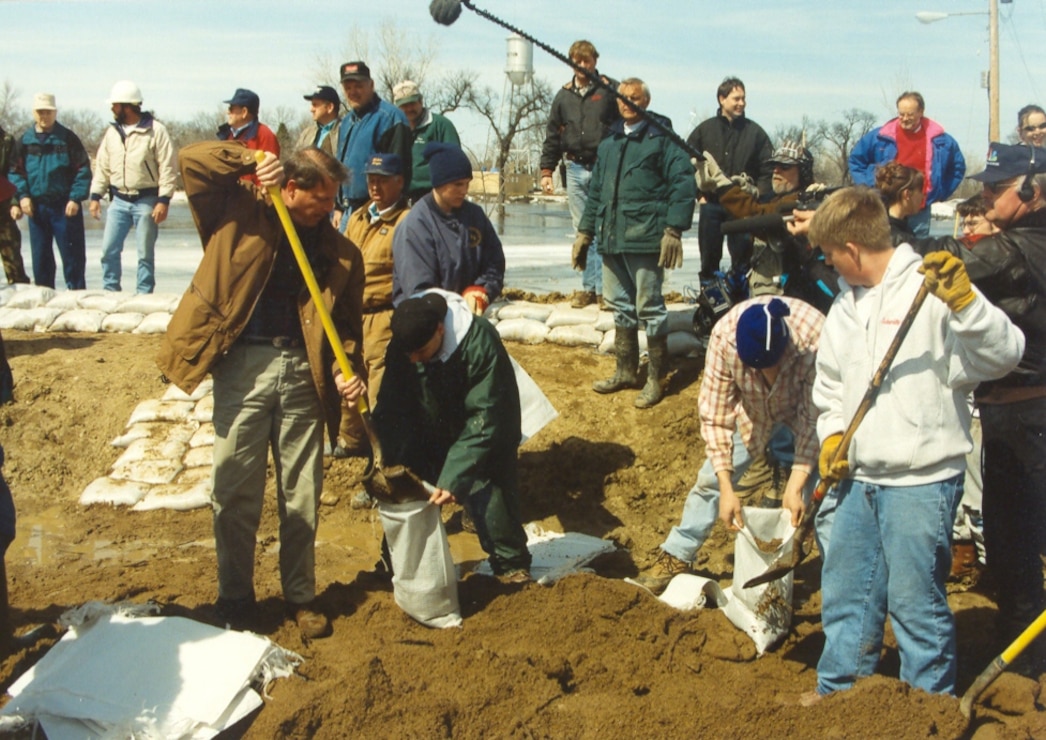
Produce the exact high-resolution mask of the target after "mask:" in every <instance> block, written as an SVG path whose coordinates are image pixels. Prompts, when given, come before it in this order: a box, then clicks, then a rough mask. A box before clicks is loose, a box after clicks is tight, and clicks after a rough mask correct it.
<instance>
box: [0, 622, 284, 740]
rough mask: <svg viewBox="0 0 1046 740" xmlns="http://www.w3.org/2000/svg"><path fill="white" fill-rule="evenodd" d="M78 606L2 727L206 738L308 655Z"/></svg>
mask: <svg viewBox="0 0 1046 740" xmlns="http://www.w3.org/2000/svg"><path fill="white" fill-rule="evenodd" d="M135 609H137V611H139V612H140V611H141V610H142V607H137V608H134V607H132V609H131V610H129V611H131V612H133V611H134V610H135ZM74 611H75V612H79V614H80V615H81V616H82V617H83V620H84V621H82V623H80V624H78V625H74V626H72V627H70V629H69V631H68V632H66V634H65V636H64V637H62V639H61V640H59V641H58V643H57V644H55V646H54V647H52V648H51V649H50V650H49V651H48V653H47V654H46V655H45V656H44V657H43V658H41V659H40V661H39V662H38V663H37V664H36V665H35V666H33V667H32V668H30V669H29V670H28V671H26V673H24V674H23V675H22V676H21V677H20V678H19V679H18V680H17V681H15V683H14V684H13V685H12V686H11V688H9V689H8V693H9V694H10V695H11V700H10V701H9V702H8V703H7V705H6V706H5V707H4V708H3V710H2V711H0V733H3V732H5V731H10V730H13V729H15V728H17V727H20V726H25V725H27V724H31V723H33V722H38V723H39V725H40V726H41V727H42V728H43V730H44V732H45V733H47V737H48V738H49V740H86V739H88V738H102V737H103V736H105V737H122V738H123V737H126V738H132V737H133V738H192V739H193V740H196V739H200V740H203V739H205V738H211V737H214V736H215V735H217V734H218V733H219V732H221V731H222V730H223V729H225V728H227V727H230V726H231V725H233V724H235V723H236V722H237V721H239V720H240V719H242V718H243V717H245V716H246V715H247V714H249V713H250V712H252V711H254V710H255V709H256V708H258V707H259V706H261V704H262V699H261V696H259V694H258V692H257V691H256V690H255V689H254V688H252V687H253V686H257V687H259V688H261V689H262V690H263V691H264V688H265V686H266V685H267V684H268V683H269V682H270V681H272V680H273V679H275V678H281V677H284V676H289V675H291V673H293V671H294V667H295V666H297V665H298V664H300V663H301V661H302V659H301V657H300V656H298V655H296V654H295V653H292V652H290V651H287V650H284V649H283V648H281V647H279V646H277V645H275V644H273V643H272V642H271V641H269V640H268V639H266V638H264V637H260V636H258V635H254V634H251V633H248V632H234V631H231V630H223V629H219V628H217V627H211V626H210V625H206V624H203V623H201V622H196V621H193V620H191V619H183V618H181V617H134V616H129V614H128V610H121V609H120V608H118V607H112V606H108V605H104V604H98V603H97V602H92V603H91V604H87V605H85V606H84V607H80V609H78V610H74ZM63 618H65V617H63ZM74 621H76V617H75V615H74Z"/></svg>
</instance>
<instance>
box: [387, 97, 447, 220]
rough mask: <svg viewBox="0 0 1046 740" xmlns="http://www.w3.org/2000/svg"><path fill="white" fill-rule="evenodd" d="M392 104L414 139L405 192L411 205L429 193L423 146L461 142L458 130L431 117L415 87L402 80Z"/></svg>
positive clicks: (430, 182) (437, 117) (444, 119)
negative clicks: (408, 178)
mask: <svg viewBox="0 0 1046 740" xmlns="http://www.w3.org/2000/svg"><path fill="white" fill-rule="evenodd" d="M392 102H394V103H395V104H396V107H398V108H399V109H400V110H401V111H403V114H404V115H405V116H406V117H407V120H408V121H410V130H411V133H412V134H413V135H414V146H413V148H412V150H411V154H412V157H413V165H414V169H413V176H412V177H411V180H410V187H408V188H407V197H408V198H409V200H410V202H411V203H416V202H417V201H418V200H419V199H421V198H422V197H423V196H424V195H425V193H427V192H429V191H430V190H432V176H431V175H430V174H429V165H428V163H427V162H426V161H425V158H424V157H423V156H422V154H421V153H422V152H423V151H424V149H425V145H426V144H428V143H429V142H430V141H444V142H450V143H451V144H457V145H458V146H461V139H459V138H458V130H457V129H456V128H454V124H453V123H451V122H450V120H449V119H448V118H447V117H446V116H441V115H440V114H439V113H433V112H432V111H431V110H429V109H428V108H427V107H426V106H425V100H424V99H423V98H422V96H421V88H419V87H418V83H416V82H412V81H411V80H404V81H403V82H401V83H399V84H398V85H396V87H394V88H393V89H392Z"/></svg>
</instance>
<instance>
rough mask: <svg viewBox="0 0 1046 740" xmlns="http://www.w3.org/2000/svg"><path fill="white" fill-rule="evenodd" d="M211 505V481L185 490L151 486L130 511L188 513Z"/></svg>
mask: <svg viewBox="0 0 1046 740" xmlns="http://www.w3.org/2000/svg"><path fill="white" fill-rule="evenodd" d="M210 505H211V481H210V480H209V479H208V480H205V481H200V482H198V483H197V484H196V485H194V486H190V487H188V488H186V487H185V486H180V485H176V484H166V485H161V486H153V487H152V488H151V489H149V492H148V493H147V494H145V497H144V498H142V500H141V501H139V502H138V503H136V504H135V505H134V507H133V508H132V511H153V510H155V509H170V510H171V511H190V510H192V509H202V508H203V507H205V506H210Z"/></svg>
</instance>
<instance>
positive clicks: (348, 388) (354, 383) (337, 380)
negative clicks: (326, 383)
mask: <svg viewBox="0 0 1046 740" xmlns="http://www.w3.org/2000/svg"><path fill="white" fill-rule="evenodd" d="M334 387H335V388H337V389H338V395H340V396H341V397H342V398H344V399H345V402H346V403H348V404H350V405H351V404H354V403H356V401H358V400H359V398H360V396H362V395H363V394H364V393H366V392H367V385H366V384H365V383H364V382H363V381H362V380H360V376H359V375H353V376H352V377H351V378H349V379H348V380H346V379H345V376H344V375H343V374H342V373H341V372H339V373H337V374H336V375H335V376H334Z"/></svg>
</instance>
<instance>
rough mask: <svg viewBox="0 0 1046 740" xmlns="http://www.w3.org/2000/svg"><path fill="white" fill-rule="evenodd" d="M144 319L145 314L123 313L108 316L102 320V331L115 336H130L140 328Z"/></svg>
mask: <svg viewBox="0 0 1046 740" xmlns="http://www.w3.org/2000/svg"><path fill="white" fill-rule="evenodd" d="M144 318H145V314H143V313H125V312H123V311H121V312H119V313H110V314H106V316H105V318H104V319H102V326H101V329H102V331H104V332H110V333H114V334H118V333H121V332H122V333H125V334H129V333H130V332H132V331H134V330H135V329H137V328H138V325H139V324H140V323H142V319H144Z"/></svg>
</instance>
